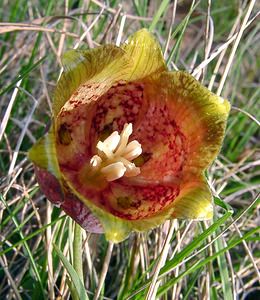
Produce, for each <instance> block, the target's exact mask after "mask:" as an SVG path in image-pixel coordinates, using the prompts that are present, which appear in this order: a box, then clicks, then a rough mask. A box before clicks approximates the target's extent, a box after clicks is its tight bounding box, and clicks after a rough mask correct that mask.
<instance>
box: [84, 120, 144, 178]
mask: <svg viewBox="0 0 260 300" xmlns="http://www.w3.org/2000/svg"><path fill="white" fill-rule="evenodd" d="M132 132H133V126H132V124H131V123H129V124H125V125H124V128H123V130H122V132H121V134H120V135H119V134H118V132H117V131H114V132H113V133H112V134H111V135H110V136H109V137H108V138H106V139H105V140H104V141H103V142H101V141H99V142H98V143H97V150H98V151H97V152H98V155H94V156H93V157H92V158H91V160H90V166H91V168H92V170H93V171H94V172H101V173H102V174H103V175H104V176H105V178H106V179H107V181H113V180H116V179H118V178H120V177H122V176H124V175H125V176H127V177H132V176H137V175H138V174H140V168H138V167H136V166H135V164H134V163H133V162H131V161H132V160H133V159H135V158H136V157H138V156H139V155H140V154H141V153H142V147H141V144H140V143H139V142H138V141H136V140H134V141H132V142H130V143H129V144H128V140H129V137H130V135H131V134H132Z"/></svg>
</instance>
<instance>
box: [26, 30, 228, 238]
mask: <svg viewBox="0 0 260 300" xmlns="http://www.w3.org/2000/svg"><path fill="white" fill-rule="evenodd" d="M63 63H64V73H63V75H62V76H61V79H60V81H59V82H58V85H57V88H56V90H55V95H54V101H53V122H52V127H51V129H50V131H49V133H48V134H47V135H45V136H44V137H43V138H42V139H40V140H39V141H38V142H37V144H36V145H34V147H33V148H32V149H31V151H30V153H29V157H30V159H31V160H32V161H33V162H34V164H35V165H36V166H37V174H38V175H37V176H38V182H39V184H40V186H41V188H42V190H43V192H44V193H45V194H46V196H47V197H48V198H49V199H50V200H51V201H52V202H53V203H55V204H58V205H59V206H61V208H63V209H64V210H65V211H66V212H67V213H68V214H69V215H70V216H72V217H73V218H74V219H75V220H76V221H77V222H78V223H79V224H81V225H82V227H83V228H85V229H86V230H89V231H93V232H101V231H104V232H105V234H106V237H107V239H109V240H111V241H114V242H118V241H121V240H123V239H124V238H125V237H127V235H128V234H129V232H131V231H132V230H134V231H142V230H147V229H150V228H153V227H155V226H157V225H159V224H161V223H162V222H164V221H165V220H166V219H170V218H188V219H200V220H201V219H208V218H211V217H212V210H213V207H212V203H211V198H212V196H211V193H210V190H209V188H208V186H207V184H206V180H205V177H204V172H205V170H206V169H207V167H208V166H209V165H210V164H211V163H212V161H213V160H214V159H215V157H216V155H217V154H218V152H219V150H220V147H221V144H222V140H223V136H224V131H225V126H226V119H227V116H228V112H229V103H228V102H227V101H226V100H224V99H222V98H220V97H218V96H216V95H214V94H212V93H211V92H210V91H208V90H207V89H206V88H205V87H203V86H202V85H201V84H200V83H199V82H198V81H196V80H195V79H194V78H193V77H192V76H191V75H189V74H188V73H186V72H169V71H168V70H167V68H166V65H165V62H164V60H163V57H162V53H161V49H160V46H159V44H158V43H157V41H156V40H155V38H154V37H153V36H152V35H151V34H150V33H149V32H148V31H147V30H141V31H138V32H136V33H135V34H134V35H133V36H131V37H130V38H129V39H128V40H127V42H126V43H125V44H123V45H122V46H121V47H116V46H113V45H106V46H101V47H99V48H96V49H92V50H87V51H70V52H68V53H66V54H65V55H64V59H63ZM41 172H42V173H41ZM43 174H45V175H44V176H45V179H44V180H43V179H42V178H43ZM48 174H49V175H48ZM46 176H47V177H46ZM48 176H49V177H48ZM46 178H49V179H46ZM50 178H51V179H50ZM46 180H49V184H48V186H47V185H46V184H45V182H46ZM54 183H55V185H56V187H54V186H52V184H54ZM51 187H52V189H51ZM48 189H49V191H48ZM50 189H51V192H50ZM54 199H55V200H54ZM76 206H77V207H78V208H77V209H74V210H73V209H72V208H73V207H76ZM82 216H85V217H82Z"/></svg>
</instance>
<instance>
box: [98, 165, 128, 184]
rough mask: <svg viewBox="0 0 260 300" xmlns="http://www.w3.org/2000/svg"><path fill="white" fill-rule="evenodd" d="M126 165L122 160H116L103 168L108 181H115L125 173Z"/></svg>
mask: <svg viewBox="0 0 260 300" xmlns="http://www.w3.org/2000/svg"><path fill="white" fill-rule="evenodd" d="M125 171H126V167H125V166H124V164H123V163H121V162H116V163H113V164H111V165H108V166H106V167H104V168H102V169H101V173H103V174H104V175H105V177H106V179H107V181H113V180H116V179H118V178H120V177H122V176H123V175H124V174H125Z"/></svg>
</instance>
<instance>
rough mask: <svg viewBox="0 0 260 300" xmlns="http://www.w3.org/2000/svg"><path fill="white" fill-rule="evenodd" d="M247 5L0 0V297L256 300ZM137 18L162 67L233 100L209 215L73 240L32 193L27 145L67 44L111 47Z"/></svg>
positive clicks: (254, 96)
mask: <svg viewBox="0 0 260 300" xmlns="http://www.w3.org/2000/svg"><path fill="white" fill-rule="evenodd" d="M103 2H105V3H106V5H103V4H102V3H103ZM254 2H256V1H238V0H232V1H224V0H221V1H206V0H201V1H169V0H166V1H165V0H164V1H159V0H158V1H157V0H154V1H148V0H132V1H119V0H111V1H98V0H90V1H84V0H64V1H61V0H56V1H53V0H49V1H43V0H26V1H25V0H15V1H12V0H4V1H1V4H0V20H1V21H0V78H1V79H0V97H1V101H0V119H1V129H0V151H1V155H0V193H1V194H0V299H37V300H40V299H70V298H72V299H77V298H78V295H80V299H95V300H96V299H97V293H98V292H97V291H99V292H100V296H99V298H98V299H119V300H121V299H122V300H126V299H135V300H138V299H146V300H151V299H162V300H166V299H186V300H187V299H213V300H215V299H227V300H229V299H247V300H249V299H257V298H260V285H259V280H260V273H259V266H260V248H259V239H260V236H259V229H260V228H259V211H258V209H259V198H258V191H259V190H260V172H259V166H260V161H259V158H260V155H259V153H260V152H259V121H258V120H259V119H260V109H259V96H260V88H259V66H260V59H259V55H258V56H257V54H258V52H259V48H260V43H259V27H260V26H259V24H258V23H257V19H256V18H255V17H256V15H257V13H258V11H259V8H260V7H259V3H258V4H257V3H255V4H254ZM253 4H254V6H253ZM249 10H251V11H249ZM245 18H247V21H246V23H244V20H245ZM124 21H125V22H124ZM142 27H146V28H148V29H149V30H151V31H152V32H153V33H154V34H155V35H156V37H157V38H158V40H159V41H160V43H161V46H162V49H163V51H164V53H165V59H166V61H167V64H168V66H169V68H170V69H172V70H175V69H181V70H187V71H189V72H190V73H192V74H193V75H194V76H195V77H196V78H197V79H198V80H200V81H202V82H203V84H204V85H205V86H208V87H209V88H210V89H211V90H212V91H213V92H215V93H217V94H219V95H221V96H222V97H224V98H227V99H229V100H230V102H231V104H232V109H231V113H230V117H229V120H228V126H227V132H226V137H225V140H224V145H223V148H222V151H221V153H220V155H219V157H218V158H217V159H216V161H215V162H214V164H213V165H212V166H211V168H210V169H209V170H208V174H207V175H208V176H207V177H208V182H209V184H210V187H211V189H212V191H213V193H214V195H215V216H214V220H212V221H207V222H198V221H197V222H195V221H177V220H174V221H171V222H166V224H164V225H163V226H161V227H159V228H156V229H154V230H152V231H150V232H147V233H142V234H132V235H131V236H130V237H129V239H128V240H126V241H124V242H122V243H120V244H118V245H112V244H111V243H108V242H107V241H106V240H105V239H104V236H103V235H94V234H89V233H87V232H83V231H82V238H83V240H82V243H81V241H80V240H78V242H79V243H77V241H76V239H74V234H75V235H78V234H79V229H78V228H77V226H75V223H74V222H73V221H72V220H71V219H70V218H69V217H67V216H64V215H63V213H62V212H61V211H60V209H59V208H56V207H53V206H52V204H50V203H49V202H48V201H47V200H46V198H45V196H44V195H43V194H42V193H41V192H40V190H39V188H38V184H37V182H36V180H35V174H34V169H33V166H32V164H31V163H30V162H29V161H28V159H27V151H28V149H30V147H31V146H32V144H33V143H34V142H35V141H36V140H37V139H38V138H39V137H40V136H42V134H43V132H44V130H45V127H46V125H48V123H49V121H50V116H51V99H52V92H53V89H54V87H55V84H56V82H57V79H58V75H59V72H60V69H61V62H60V57H61V55H62V53H64V52H65V51H66V50H69V49H72V48H75V47H78V49H87V48H91V47H95V46H97V45H99V44H105V43H115V42H116V41H117V39H118V34H119V32H120V30H122V42H123V41H124V40H125V39H126V38H127V37H128V36H129V35H130V34H131V33H133V32H134V31H136V30H138V29H140V28H142ZM239 32H241V33H242V35H239V34H238V33H239ZM236 43H237V48H236V49H234V50H233V51H232V49H233V47H234V45H235V44H236ZM215 54H216V55H215ZM230 62H231V64H230ZM165 241H166V242H165ZM167 241H168V242H167ZM81 253H82V260H83V270H80V269H81V268H80V267H81V266H79V263H78V262H79V260H80V257H79V256H81ZM77 257H78V259H76V258H77ZM80 265H81V264H80ZM107 267H108V268H107ZM81 272H83V277H84V280H83V281H82V274H81ZM102 279H103V280H102ZM84 287H85V289H84ZM250 293H251V295H254V296H252V297H254V298H250ZM253 293H254V294H253ZM257 293H258V294H257ZM255 295H256V296H255ZM156 297H157V298H156Z"/></svg>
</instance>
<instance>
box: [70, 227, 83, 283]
mask: <svg viewBox="0 0 260 300" xmlns="http://www.w3.org/2000/svg"><path fill="white" fill-rule="evenodd" d="M73 267H74V269H75V271H76V272H77V274H78V275H79V278H80V279H81V281H82V282H83V284H84V277H83V265H82V232H81V227H80V226H79V225H78V224H77V223H75V227H74V240H73Z"/></svg>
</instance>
